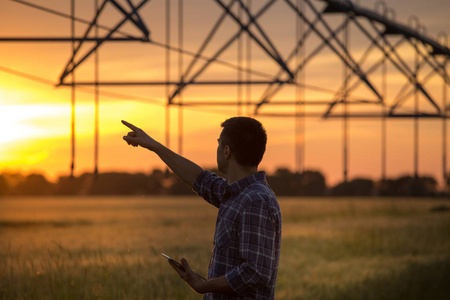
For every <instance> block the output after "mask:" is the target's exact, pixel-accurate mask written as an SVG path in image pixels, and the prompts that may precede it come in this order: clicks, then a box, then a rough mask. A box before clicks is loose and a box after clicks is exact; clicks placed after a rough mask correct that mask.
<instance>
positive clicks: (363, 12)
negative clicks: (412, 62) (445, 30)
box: [321, 0, 450, 57]
mask: <svg viewBox="0 0 450 300" xmlns="http://www.w3.org/2000/svg"><path fill="white" fill-rule="evenodd" d="M321 1H324V2H327V4H328V8H327V9H328V10H329V11H333V12H342V13H349V12H352V13H353V14H354V15H355V16H361V17H365V18H367V19H369V20H373V21H375V22H377V23H380V24H383V25H384V26H385V28H386V33H390V34H402V35H404V36H405V37H408V38H415V39H417V40H420V41H421V42H422V43H424V44H427V45H430V46H431V47H432V48H433V54H441V55H445V56H447V57H450V48H449V47H448V46H444V45H442V44H440V43H439V42H437V41H435V40H433V39H431V38H429V37H427V36H425V35H424V34H422V33H421V32H418V31H417V30H414V29H411V28H410V27H407V26H405V25H403V24H400V23H398V22H395V21H393V20H390V19H387V18H386V17H385V16H382V15H380V14H378V13H376V12H373V11H371V10H368V9H365V8H363V7H360V6H358V5H355V4H354V3H353V2H350V1H339V0H321Z"/></svg>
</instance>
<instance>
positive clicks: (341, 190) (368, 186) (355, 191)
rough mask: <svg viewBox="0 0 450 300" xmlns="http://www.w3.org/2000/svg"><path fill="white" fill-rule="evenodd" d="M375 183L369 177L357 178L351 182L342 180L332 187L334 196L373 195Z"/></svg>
mask: <svg viewBox="0 0 450 300" xmlns="http://www.w3.org/2000/svg"><path fill="white" fill-rule="evenodd" d="M374 186H375V183H374V182H373V180H371V179H367V178H355V179H353V180H352V181H349V182H341V183H339V184H337V185H336V186H335V187H333V188H332V190H331V193H332V195H333V196H371V195H373V193H374Z"/></svg>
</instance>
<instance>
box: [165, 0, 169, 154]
mask: <svg viewBox="0 0 450 300" xmlns="http://www.w3.org/2000/svg"><path fill="white" fill-rule="evenodd" d="M166 45H167V46H169V45H170V0H166ZM169 81H170V49H169V47H166V96H167V103H166V147H168V148H170V103H169V97H170V85H169Z"/></svg>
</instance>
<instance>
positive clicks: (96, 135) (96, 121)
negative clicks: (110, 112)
mask: <svg viewBox="0 0 450 300" xmlns="http://www.w3.org/2000/svg"><path fill="white" fill-rule="evenodd" d="M94 6H95V11H96V12H97V10H98V8H99V6H98V0H95V1H94ZM95 38H98V24H97V20H95ZM94 59H95V65H94V73H95V74H94V77H95V78H94V80H95V100H94V101H95V119H94V130H95V132H94V175H95V176H97V175H98V147H99V125H100V109H99V100H100V98H99V96H100V95H99V85H98V81H99V56H98V49H95V56H94Z"/></svg>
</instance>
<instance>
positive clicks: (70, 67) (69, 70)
mask: <svg viewBox="0 0 450 300" xmlns="http://www.w3.org/2000/svg"><path fill="white" fill-rule="evenodd" d="M106 1H108V0H106ZM109 1H110V0H109ZM148 1H149V0H142V1H141V2H140V3H139V5H137V6H136V9H140V8H141V7H142V6H143V5H144V4H146V3H147V2H148ZM98 14H99V12H97V15H98ZM130 18H132V15H131V14H128V13H127V14H126V15H125V18H124V19H123V20H122V21H120V22H119V23H118V24H117V25H116V26H115V27H114V28H113V29H111V30H110V32H109V33H108V34H107V35H106V36H105V37H103V38H101V39H100V41H99V42H97V43H96V45H95V46H94V47H92V49H91V50H89V51H88V52H87V54H85V55H84V56H83V57H82V58H80V59H79V60H78V62H75V54H73V55H72V57H71V59H70V61H69V63H67V64H66V67H65V68H64V71H63V73H62V75H61V76H60V78H59V81H60V84H62V83H63V81H64V79H65V78H66V77H67V76H68V75H69V74H70V73H72V72H73V71H74V70H75V69H76V68H77V67H78V66H79V65H80V64H81V63H82V62H83V61H85V60H86V59H87V58H88V57H89V56H90V55H91V54H92V53H94V51H95V50H96V49H97V48H99V47H100V45H101V44H103V42H104V41H106V40H108V39H109V38H110V37H111V36H112V35H113V33H114V32H116V31H117V30H118V29H119V28H120V27H121V26H122V25H123V24H124V23H125V22H126V21H127V20H129V19H130ZM82 43H83V42H80V45H79V47H81V44H82ZM79 47H78V48H79Z"/></svg>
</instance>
